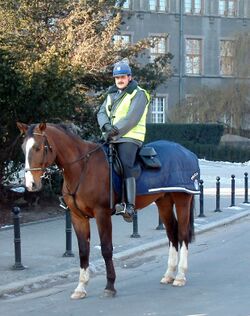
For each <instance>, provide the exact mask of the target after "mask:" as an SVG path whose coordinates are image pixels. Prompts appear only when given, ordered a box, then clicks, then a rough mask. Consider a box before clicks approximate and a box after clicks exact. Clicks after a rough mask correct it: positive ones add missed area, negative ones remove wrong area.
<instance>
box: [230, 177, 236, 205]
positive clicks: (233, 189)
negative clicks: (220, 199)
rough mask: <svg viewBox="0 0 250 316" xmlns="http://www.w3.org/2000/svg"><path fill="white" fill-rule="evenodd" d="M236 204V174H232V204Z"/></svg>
mask: <svg viewBox="0 0 250 316" xmlns="http://www.w3.org/2000/svg"><path fill="white" fill-rule="evenodd" d="M230 206H235V175H234V174H232V175H231V205H230Z"/></svg>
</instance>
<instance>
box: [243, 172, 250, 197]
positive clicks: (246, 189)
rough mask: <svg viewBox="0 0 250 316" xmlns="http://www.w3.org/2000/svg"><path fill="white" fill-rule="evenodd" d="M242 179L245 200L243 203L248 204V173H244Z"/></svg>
mask: <svg viewBox="0 0 250 316" xmlns="http://www.w3.org/2000/svg"><path fill="white" fill-rule="evenodd" d="M244 176H245V177H244V179H245V181H244V182H245V200H244V202H243V203H249V202H248V173H247V172H245V173H244Z"/></svg>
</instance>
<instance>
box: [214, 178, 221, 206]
mask: <svg viewBox="0 0 250 316" xmlns="http://www.w3.org/2000/svg"><path fill="white" fill-rule="evenodd" d="M214 211H215V212H221V209H220V177H216V207H215V210H214Z"/></svg>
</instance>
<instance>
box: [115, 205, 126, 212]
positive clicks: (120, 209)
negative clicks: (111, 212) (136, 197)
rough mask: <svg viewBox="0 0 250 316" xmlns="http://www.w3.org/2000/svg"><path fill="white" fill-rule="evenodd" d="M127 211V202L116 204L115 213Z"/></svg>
mask: <svg viewBox="0 0 250 316" xmlns="http://www.w3.org/2000/svg"><path fill="white" fill-rule="evenodd" d="M125 213H126V203H125V202H122V203H119V204H116V205H115V215H123V214H125Z"/></svg>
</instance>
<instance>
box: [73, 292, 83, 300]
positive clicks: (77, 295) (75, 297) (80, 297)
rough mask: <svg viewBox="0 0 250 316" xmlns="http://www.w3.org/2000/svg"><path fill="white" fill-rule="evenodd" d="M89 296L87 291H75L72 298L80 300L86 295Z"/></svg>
mask: <svg viewBox="0 0 250 316" xmlns="http://www.w3.org/2000/svg"><path fill="white" fill-rule="evenodd" d="M86 296H87V293H86V292H80V291H75V292H74V293H73V294H72V295H71V299H72V300H80V299H82V298H84V297H86Z"/></svg>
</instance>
